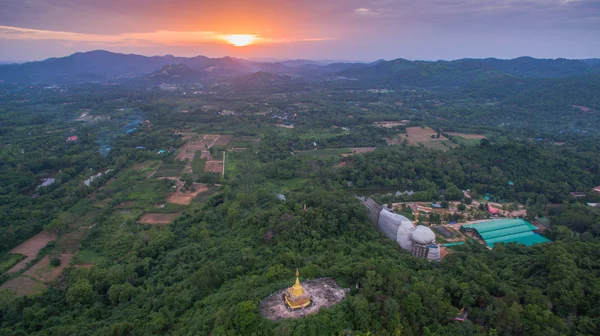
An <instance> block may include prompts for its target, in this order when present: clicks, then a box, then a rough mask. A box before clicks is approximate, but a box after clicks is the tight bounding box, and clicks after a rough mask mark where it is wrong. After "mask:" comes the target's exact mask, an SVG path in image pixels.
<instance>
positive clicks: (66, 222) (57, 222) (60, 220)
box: [44, 212, 76, 235]
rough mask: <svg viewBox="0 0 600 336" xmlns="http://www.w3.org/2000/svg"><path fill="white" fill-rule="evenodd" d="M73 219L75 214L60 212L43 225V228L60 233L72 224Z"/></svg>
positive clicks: (74, 219)
mask: <svg viewBox="0 0 600 336" xmlns="http://www.w3.org/2000/svg"><path fill="white" fill-rule="evenodd" d="M75 221H76V217H75V216H73V215H71V214H70V213H68V212H61V213H60V214H59V215H58V216H57V217H56V218H55V219H53V220H52V221H51V222H50V223H48V224H46V225H45V226H44V230H46V231H48V232H54V233H56V234H59V235H60V234H63V233H64V232H65V231H66V230H67V229H68V228H69V226H70V225H72V224H74V223H75Z"/></svg>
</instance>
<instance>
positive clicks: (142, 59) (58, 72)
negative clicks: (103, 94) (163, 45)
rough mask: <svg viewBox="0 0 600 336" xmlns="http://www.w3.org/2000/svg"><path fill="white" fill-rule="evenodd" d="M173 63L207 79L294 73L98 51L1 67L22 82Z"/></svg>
mask: <svg viewBox="0 0 600 336" xmlns="http://www.w3.org/2000/svg"><path fill="white" fill-rule="evenodd" d="M172 64H181V65H185V66H187V67H189V69H191V70H194V71H198V72H201V73H205V74H206V76H226V75H239V74H243V73H253V72H257V71H267V72H273V73H289V72H293V71H292V68H291V67H286V66H285V65H283V64H281V63H261V62H252V61H247V60H243V59H238V58H234V57H223V58H208V57H204V56H196V57H175V56H171V55H168V56H153V57H147V56H140V55H125V54H118V53H112V52H108V51H102V50H98V51H91V52H86V53H76V54H73V55H70V56H67V57H62V58H50V59H47V60H44V61H39V62H29V63H24V64H10V65H0V80H4V81H7V82H18V83H33V82H41V83H61V82H77V81H104V80H112V79H116V78H134V77H140V76H145V75H149V74H152V73H153V72H155V71H157V70H158V69H162V68H163V67H164V66H167V65H172Z"/></svg>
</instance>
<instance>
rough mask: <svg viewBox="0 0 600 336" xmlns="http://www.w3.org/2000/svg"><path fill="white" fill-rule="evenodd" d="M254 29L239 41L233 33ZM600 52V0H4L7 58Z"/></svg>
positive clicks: (2, 41)
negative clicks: (93, 53) (96, 53)
mask: <svg viewBox="0 0 600 336" xmlns="http://www.w3.org/2000/svg"><path fill="white" fill-rule="evenodd" d="M230 34H246V35H252V36H251V37H252V38H251V39H252V40H253V43H252V44H250V45H248V46H244V47H236V46H233V45H231V44H230V43H229V42H228V41H227V38H226V37H227V35H230ZM96 49H105V50H110V51H115V52H125V53H137V54H143V55H165V54H173V55H177V56H195V55H205V56H209V57H220V56H226V55H229V56H235V57H243V58H276V59H294V58H309V59H336V60H361V61H372V60H376V59H381V58H385V59H393V58H399V57H401V58H407V59H425V60H437V59H457V58H463V57H471V58H480V57H498V58H513V57H518V56H524V55H526V56H533V57H540V58H557V57H566V58H592V57H600V1H599V0H373V1H369V0H362V1H360V0H344V1H342V0H337V1H333V0H302V1H292V0H246V1H243V0H204V1H203V0H194V1H192V0H171V1H163V0H118V1H117V0H0V61H30V60H40V59H44V58H48V57H58V56H66V55H69V54H72V53H74V52H78V51H88V50H96Z"/></svg>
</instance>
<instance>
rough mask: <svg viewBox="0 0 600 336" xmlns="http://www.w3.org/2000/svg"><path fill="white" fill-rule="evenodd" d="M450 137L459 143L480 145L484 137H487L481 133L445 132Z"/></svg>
mask: <svg viewBox="0 0 600 336" xmlns="http://www.w3.org/2000/svg"><path fill="white" fill-rule="evenodd" d="M444 134H447V135H448V138H449V139H450V140H452V141H453V142H455V143H457V144H459V145H461V144H462V145H465V146H473V145H478V144H479V142H480V141H481V140H482V139H487V137H486V136H485V135H481V134H466V133H456V132H445V133H444Z"/></svg>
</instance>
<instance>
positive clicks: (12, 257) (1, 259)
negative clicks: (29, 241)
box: [0, 253, 25, 274]
mask: <svg viewBox="0 0 600 336" xmlns="http://www.w3.org/2000/svg"><path fill="white" fill-rule="evenodd" d="M24 258H25V256H24V255H22V254H12V253H6V254H3V255H2V256H0V274H2V273H4V272H6V271H8V270H9V269H10V268H11V267H13V266H14V265H16V264H17V263H18V262H19V261H21V260H23V259H24Z"/></svg>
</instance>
